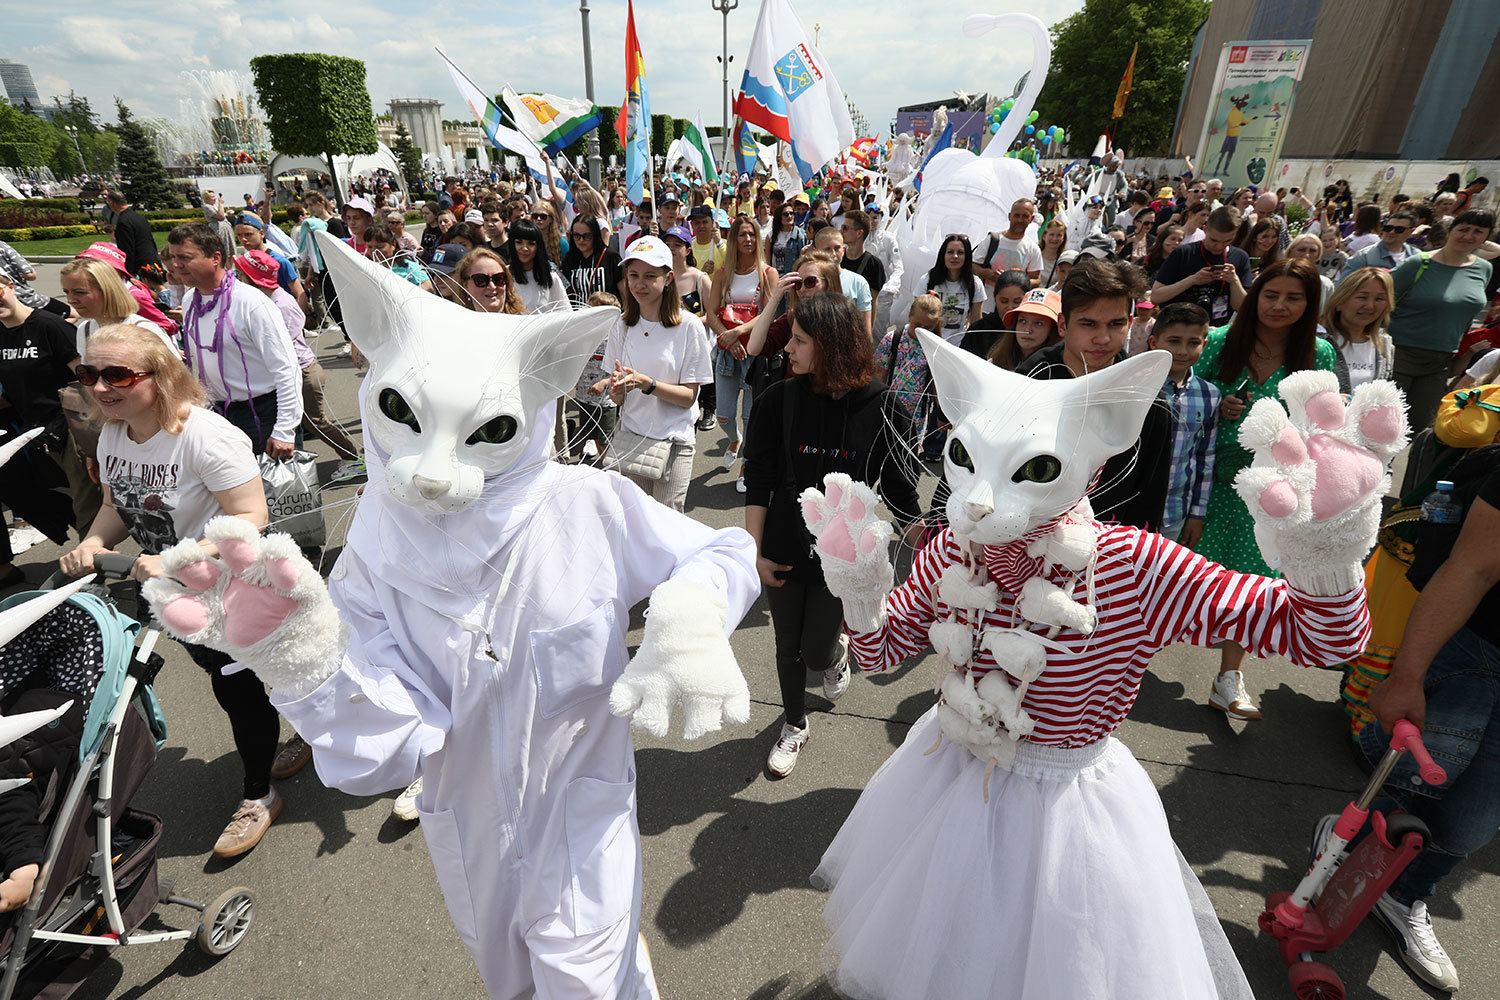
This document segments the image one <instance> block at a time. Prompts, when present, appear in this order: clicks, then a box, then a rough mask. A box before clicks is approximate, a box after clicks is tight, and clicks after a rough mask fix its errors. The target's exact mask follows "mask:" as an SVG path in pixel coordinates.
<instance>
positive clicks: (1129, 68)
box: [1110, 42, 1141, 119]
mask: <svg viewBox="0 0 1500 1000" xmlns="http://www.w3.org/2000/svg"><path fill="white" fill-rule="evenodd" d="M1140 49H1141V43H1140V42H1136V43H1135V48H1133V49H1131V50H1130V62H1128V63H1126V64H1125V75H1124V76H1122V77H1120V89H1119V90H1117V91H1115V113H1114V114H1112V115H1110V118H1112V119H1113V118H1119V117H1120V116H1121V115H1123V114H1125V98H1127V97H1129V96H1130V87H1131V84H1133V83H1134V82H1135V54H1136V53H1137V52H1139V51H1140Z"/></svg>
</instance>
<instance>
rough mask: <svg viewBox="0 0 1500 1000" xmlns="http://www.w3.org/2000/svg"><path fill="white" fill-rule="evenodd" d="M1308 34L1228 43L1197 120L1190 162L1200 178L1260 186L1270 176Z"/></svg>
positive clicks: (1228, 187) (1230, 187)
mask: <svg viewBox="0 0 1500 1000" xmlns="http://www.w3.org/2000/svg"><path fill="white" fill-rule="evenodd" d="M1311 48H1312V41H1311V40H1310V39H1303V40H1298V41H1287V42H1228V43H1226V44H1225V46H1224V50H1223V52H1221V53H1220V54H1219V68H1218V72H1217V73H1216V74H1215V75H1214V87H1213V91H1212V94H1211V96H1210V98H1209V102H1208V116H1207V118H1206V120H1205V121H1204V123H1203V133H1202V134H1203V138H1202V139H1201V140H1200V141H1199V143H1198V155H1197V157H1196V158H1195V160H1194V162H1195V163H1197V165H1198V172H1199V174H1200V175H1201V176H1203V177H1218V178H1221V179H1222V180H1223V181H1224V190H1225V193H1226V194H1228V193H1229V192H1230V191H1232V190H1234V189H1235V188H1238V187H1264V186H1265V185H1266V178H1268V177H1274V176H1275V169H1276V158H1277V157H1278V156H1280V155H1281V142H1282V138H1283V136H1285V135H1286V124H1287V119H1288V118H1290V117H1291V113H1292V102H1293V101H1294V99H1295V98H1296V96H1297V84H1298V82H1299V81H1300V80H1301V79H1302V71H1303V67H1305V66H1306V65H1307V53H1308V50H1309V49H1311Z"/></svg>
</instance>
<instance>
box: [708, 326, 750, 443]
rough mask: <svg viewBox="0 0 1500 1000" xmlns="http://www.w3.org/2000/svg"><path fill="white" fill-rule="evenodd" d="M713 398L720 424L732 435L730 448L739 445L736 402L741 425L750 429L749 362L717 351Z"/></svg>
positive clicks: (748, 359)
mask: <svg viewBox="0 0 1500 1000" xmlns="http://www.w3.org/2000/svg"><path fill="white" fill-rule="evenodd" d="M714 354H715V356H716V361H715V364H714V396H715V397H716V402H715V405H716V406H717V407H718V413H719V423H720V424H722V425H723V427H724V431H725V432H726V433H727V434H728V435H729V441H730V443H731V444H738V443H739V441H740V436H741V435H740V426H739V422H737V421H736V419H735V402H736V400H738V402H739V421H743V422H744V424H745V426H746V427H747V428H748V427H749V426H750V404H751V403H752V402H753V400H752V399H751V398H750V361H751V359H750V358H744V359H742V360H738V361H737V360H735V358H734V357H733V356H732V355H731V354H730V353H729V352H728V351H721V350H719V349H718V348H714Z"/></svg>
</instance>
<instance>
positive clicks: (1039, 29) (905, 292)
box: [890, 14, 1052, 324]
mask: <svg viewBox="0 0 1500 1000" xmlns="http://www.w3.org/2000/svg"><path fill="white" fill-rule="evenodd" d="M997 28H999V29H1002V31H1003V35H1002V37H1000V39H999V42H998V43H999V44H1001V45H1004V46H1006V47H1007V48H1012V49H1013V48H1016V47H1018V46H1019V45H1020V44H1023V43H1024V42H1025V41H1026V40H1028V39H1029V40H1030V41H1031V44H1032V55H1031V71H1030V74H1029V75H1028V76H1027V79H1026V86H1025V87H1024V88H1022V90H1021V96H1020V97H1018V98H1016V103H1015V105H1014V106H1013V107H1012V108H1011V110H1010V113H1009V114H1007V115H1006V117H1005V120H1004V121H1003V122H1001V123H1000V130H999V131H998V132H996V133H995V134H994V135H993V136H991V137H990V142H989V145H988V146H986V147H985V148H984V152H982V153H979V154H978V155H976V154H974V153H972V152H970V151H969V150H967V149H953V148H950V149H945V150H942V151H941V152H939V153H938V154H937V155H935V156H933V157H932V159H930V160H928V161H927V162H926V164H924V165H923V167H922V192H921V195H920V197H919V198H918V199H917V207H916V211H915V212H913V213H912V216H911V217H910V218H909V219H907V220H906V222H905V224H904V225H903V226H902V227H901V230H900V232H899V234H898V236H897V243H898V244H899V245H900V247H901V260H902V271H903V279H902V283H901V290H900V293H899V294H898V295H896V297H895V301H894V302H893V303H892V304H891V313H890V319H891V323H892V324H901V323H905V322H906V317H907V311H908V309H909V308H910V307H911V301H912V299H913V298H914V297H915V296H916V295H918V294H920V293H921V292H923V291H925V290H926V289H925V288H919V287H918V285H920V284H921V283H922V282H923V281H925V279H926V276H927V272H928V271H930V270H932V266H933V264H934V262H935V261H936V260H937V250H938V245H939V244H940V243H941V242H942V239H943V237H944V236H947V235H948V234H949V233H963V234H965V235H966V236H968V237H969V242H970V243H971V244H973V245H976V246H977V245H978V244H979V242H980V240H982V239H983V238H984V237H985V236H987V235H988V234H990V233H992V232H999V231H1000V230H1003V229H1005V228H1006V227H1007V226H1009V224H1010V207H1011V205H1012V204H1014V203H1015V201H1016V200H1017V199H1018V198H1030V197H1033V196H1035V194H1036V171H1035V170H1033V169H1032V168H1031V167H1030V166H1029V165H1028V164H1026V163H1023V162H1022V161H1020V160H1017V159H1014V158H1012V157H1008V156H1006V155H1005V151H1006V150H1007V149H1009V148H1010V144H1011V143H1012V142H1013V141H1015V138H1016V136H1017V135H1018V134H1019V133H1020V131H1021V128H1022V127H1023V126H1024V125H1025V123H1026V116H1027V115H1029V114H1030V113H1031V109H1032V107H1033V106H1034V105H1035V104H1036V99H1037V95H1038V94H1040V93H1041V91H1042V84H1043V83H1045V82H1046V78H1047V63H1048V61H1049V60H1050V59H1051V58H1052V41H1051V38H1050V37H1049V36H1048V34H1047V27H1046V25H1044V24H1042V22H1041V21H1040V20H1038V19H1037V18H1035V17H1033V16H1032V15H1030V14H997V15H988V14H974V15H971V16H969V17H967V18H965V19H964V34H965V35H967V36H969V37H970V38H978V37H981V36H983V35H985V34H987V33H989V32H991V31H994V30H995V29H997ZM938 134H939V133H938V132H937V131H934V132H933V135H934V136H936V135H938Z"/></svg>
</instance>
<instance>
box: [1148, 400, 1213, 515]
mask: <svg viewBox="0 0 1500 1000" xmlns="http://www.w3.org/2000/svg"><path fill="white" fill-rule="evenodd" d="M1161 398H1162V399H1164V400H1166V402H1167V405H1168V406H1169V407H1171V410H1172V472H1171V478H1170V480H1169V482H1168V483H1167V509H1166V513H1165V514H1164V515H1163V517H1162V524H1164V525H1168V526H1173V525H1178V524H1181V523H1182V522H1184V521H1186V520H1187V519H1188V518H1190V517H1197V518H1202V517H1203V516H1204V515H1206V514H1207V513H1208V493H1209V490H1210V489H1212V488H1213V483H1214V443H1215V440H1216V439H1217V436H1218V427H1219V402H1220V400H1221V399H1222V394H1221V393H1220V392H1219V390H1218V389H1217V388H1216V387H1215V386H1214V385H1212V384H1211V383H1209V382H1207V381H1205V380H1203V379H1201V378H1199V377H1198V376H1197V375H1194V374H1192V373H1191V372H1189V373H1188V378H1187V384H1185V385H1178V384H1177V383H1176V382H1173V381H1172V378H1171V376H1168V377H1167V383H1166V385H1164V386H1162V390H1161Z"/></svg>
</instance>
